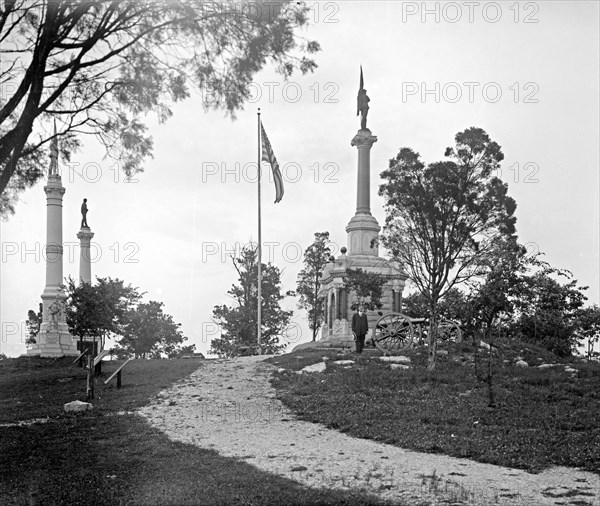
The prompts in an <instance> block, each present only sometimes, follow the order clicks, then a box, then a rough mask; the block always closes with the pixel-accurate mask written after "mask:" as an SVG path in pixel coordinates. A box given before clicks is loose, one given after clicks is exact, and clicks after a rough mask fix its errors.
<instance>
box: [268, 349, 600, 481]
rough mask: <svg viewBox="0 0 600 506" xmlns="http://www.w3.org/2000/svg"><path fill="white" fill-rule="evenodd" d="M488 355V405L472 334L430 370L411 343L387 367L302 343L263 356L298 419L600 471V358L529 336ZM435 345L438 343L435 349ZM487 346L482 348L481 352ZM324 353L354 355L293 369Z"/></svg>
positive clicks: (499, 459)
mask: <svg viewBox="0 0 600 506" xmlns="http://www.w3.org/2000/svg"><path fill="white" fill-rule="evenodd" d="M498 345H499V353H497V354H496V355H495V356H494V360H493V361H492V370H493V393H494V405H495V407H489V395H488V394H489V392H488V385H487V383H486V382H485V381H484V379H485V372H486V370H487V352H482V351H479V352H478V359H477V371H478V372H479V379H478V375H477V374H476V366H475V361H474V360H475V355H474V348H473V347H472V345H471V344H470V343H461V344H451V345H448V346H447V347H445V348H441V349H443V350H446V351H447V352H448V355H443V356H438V362H437V369H436V371H435V373H433V374H432V376H431V377H428V376H427V371H426V362H427V356H426V353H427V352H426V348H422V347H421V348H412V349H410V350H407V351H406V352H405V353H404V355H406V356H409V357H410V358H411V360H412V364H413V365H412V366H411V367H410V369H406V370H391V369H390V366H389V365H388V364H386V363H383V362H381V361H380V360H379V359H378V358H377V356H379V355H381V353H373V352H371V353H363V354H362V355H359V356H357V355H354V354H352V355H338V354H337V352H336V351H319V350H301V351H299V352H296V353H292V354H289V355H284V356H281V357H275V358H272V359H270V361H271V362H272V363H273V364H276V365H277V366H278V367H279V368H283V369H285V370H286V371H285V372H281V373H277V374H275V375H274V378H273V380H272V384H273V385H274V386H275V388H276V389H277V390H278V397H279V398H280V399H281V400H282V401H283V402H284V403H285V404H286V405H287V406H289V407H290V408H291V409H293V410H294V411H295V412H296V413H297V414H298V416H299V417H300V418H302V419H304V420H309V421H312V422H320V423H323V424H324V425H326V426H327V427H330V428H334V429H337V430H339V431H341V432H346V433H348V434H350V435H353V436H356V437H362V438H367V439H373V440H376V441H381V442H385V443H388V444H393V445H397V446H401V447H403V448H409V449H414V450H418V451H424V452H432V453H443V454H446V455H452V456H456V457H465V458H470V459H473V460H477V461H480V462H488V463H493V464H499V465H503V466H508V467H514V468H521V469H527V470H529V471H531V472H536V471H539V470H541V469H544V468H546V467H549V466H553V465H564V466H573V467H581V468H585V469H586V470H588V471H592V472H595V473H600V415H599V413H600V364H598V363H591V364H589V363H584V362H580V361H576V360H571V361H570V362H569V365H570V366H572V367H574V368H576V369H577V371H578V372H577V374H576V375H571V374H569V373H567V372H565V371H564V365H561V366H560V367H555V368H550V369H538V368H537V367H527V368H521V367H517V366H515V365H514V364H515V360H516V358H517V356H520V357H521V358H524V359H525V360H526V361H527V362H528V363H529V365H530V366H534V365H539V364H541V363H550V362H554V363H556V362H558V359H557V358H556V357H555V356H553V355H552V354H550V353H549V352H547V351H545V350H543V349H539V348H536V347H533V346H531V345H528V344H527V345H526V344H522V343H521V344H519V343H516V344H515V343H514V342H513V343H510V342H508V341H503V342H499V343H498ZM442 353H443V352H442ZM481 354H485V356H483V357H482V356H481ZM324 356H327V357H329V358H330V359H331V361H333V360H339V359H352V360H355V361H356V362H355V364H354V365H353V366H352V367H349V368H344V367H341V366H335V365H328V366H327V369H326V371H325V372H323V373H312V374H294V373H293V371H297V370H299V369H301V368H302V367H304V366H306V365H309V364H314V363H315V362H318V361H320V360H322V357H324Z"/></svg>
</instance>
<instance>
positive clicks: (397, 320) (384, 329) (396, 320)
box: [373, 313, 415, 354]
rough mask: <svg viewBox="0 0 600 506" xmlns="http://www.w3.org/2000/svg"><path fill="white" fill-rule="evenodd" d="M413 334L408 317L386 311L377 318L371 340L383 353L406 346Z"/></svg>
mask: <svg viewBox="0 0 600 506" xmlns="http://www.w3.org/2000/svg"><path fill="white" fill-rule="evenodd" d="M414 335H415V329H414V326H413V324H412V323H411V322H410V318H408V317H406V316H404V315H403V314H401V313H388V314H386V315H383V316H382V317H381V318H379V320H377V323H376V324H375V329H374V336H375V337H374V339H373V342H374V343H375V346H377V348H379V349H380V350H381V351H382V352H383V353H384V354H390V353H394V352H397V351H400V350H403V349H405V348H408V347H409V346H410V345H411V343H412V341H413V338H414Z"/></svg>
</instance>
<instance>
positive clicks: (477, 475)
mask: <svg viewBox="0 0 600 506" xmlns="http://www.w3.org/2000/svg"><path fill="white" fill-rule="evenodd" d="M264 358H265V357H243V358H236V359H232V360H214V361H213V360H211V361H207V362H206V363H205V364H204V365H203V366H202V367H200V368H199V369H198V370H197V371H196V372H194V373H193V374H192V375H191V376H190V377H189V378H187V379H186V380H184V381H182V382H179V383H177V384H176V385H174V386H173V387H172V388H170V389H169V390H166V391H164V392H161V393H160V394H159V396H158V398H157V400H156V401H155V402H154V403H153V404H151V405H149V406H146V407H144V408H143V409H142V410H141V411H140V414H142V415H143V416H144V417H146V418H147V419H148V420H149V422H150V423H151V424H152V425H154V426H156V427H157V428H159V429H161V430H162V431H164V432H165V433H166V434H167V435H168V436H169V437H170V438H172V439H174V440H177V441H182V442H185V443H189V444H194V445H197V446H200V447H203V448H210V449H213V450H216V451H218V452H219V453H220V454H221V455H223V456H226V457H235V458H237V459H240V460H243V461H245V462H247V463H250V464H253V465H255V466H256V467H258V468H260V469H261V470H264V471H268V472H271V473H274V474H278V475H281V476H285V477H286V478H291V479H293V480H296V481H298V482H300V483H303V484H305V485H307V486H310V487H327V488H338V489H349V488H360V489H364V490H365V491H368V492H371V493H375V494H377V495H379V496H380V497H383V498H386V499H389V500H390V501H391V502H400V500H402V501H405V502H406V503H416V502H418V501H423V500H429V501H431V503H432V504H437V503H442V502H443V503H444V504H449V503H450V504H476V505H489V504H523V505H528V506H533V505H542V504H552V505H554V504H556V505H558V504H563V505H565V504H573V505H586V504H587V505H600V477H599V476H597V475H595V474H592V473H588V472H584V471H579V470H576V469H571V468H563V467H561V468H553V469H550V470H547V471H545V472H543V473H540V474H537V475H535V474H529V473H526V472H524V471H520V470H516V469H510V468H505V467H500V466H494V465H491V464H480V463H477V462H473V461H471V460H466V459H459V458H454V457H447V456H443V455H432V454H427V453H418V452H414V451H409V450H404V449H401V448H398V447H395V446H390V445H385V444H380V443H376V442H373V441H369V440H365V439H357V438H353V437H350V436H346V435H344V434H341V433H339V432H337V431H335V430H330V429H327V428H325V427H323V426H321V425H318V424H313V423H309V422H304V421H300V420H297V419H296V418H295V417H294V415H293V414H292V413H291V412H290V411H289V410H288V409H287V408H285V407H284V406H283V405H282V404H281V403H280V402H279V401H278V400H277V399H276V398H275V391H274V389H273V388H271V386H270V384H269V381H268V379H269V376H270V374H271V372H272V371H273V367H272V366H271V365H269V364H266V363H262V360H264Z"/></svg>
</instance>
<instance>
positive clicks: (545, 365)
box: [538, 364, 560, 369]
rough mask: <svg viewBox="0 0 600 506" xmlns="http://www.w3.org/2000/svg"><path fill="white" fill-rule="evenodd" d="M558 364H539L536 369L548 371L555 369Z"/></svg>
mask: <svg viewBox="0 0 600 506" xmlns="http://www.w3.org/2000/svg"><path fill="white" fill-rule="evenodd" d="M557 365H560V364H540V365H538V369H550V368H551V367H556V366H557Z"/></svg>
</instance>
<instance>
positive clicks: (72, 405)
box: [65, 401, 92, 413]
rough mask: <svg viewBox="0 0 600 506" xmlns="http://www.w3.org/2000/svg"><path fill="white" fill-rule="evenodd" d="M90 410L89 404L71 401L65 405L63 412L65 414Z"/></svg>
mask: <svg viewBox="0 0 600 506" xmlns="http://www.w3.org/2000/svg"><path fill="white" fill-rule="evenodd" d="M89 409H92V405H91V404H90V403H89V402H81V401H73V402H67V403H66V404H65V411H66V412H67V413H69V412H71V411H87V410H89Z"/></svg>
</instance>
